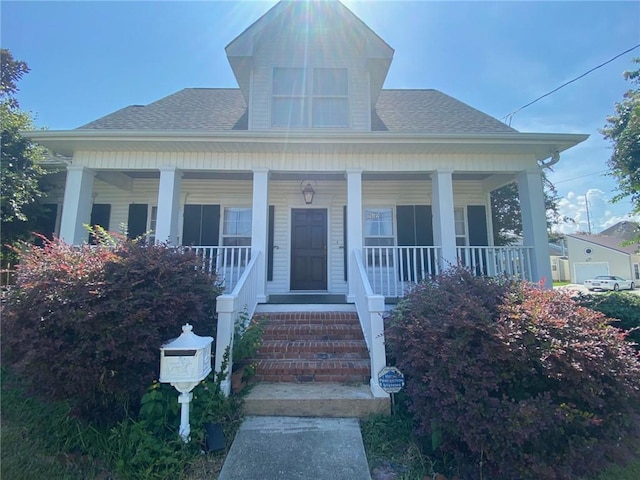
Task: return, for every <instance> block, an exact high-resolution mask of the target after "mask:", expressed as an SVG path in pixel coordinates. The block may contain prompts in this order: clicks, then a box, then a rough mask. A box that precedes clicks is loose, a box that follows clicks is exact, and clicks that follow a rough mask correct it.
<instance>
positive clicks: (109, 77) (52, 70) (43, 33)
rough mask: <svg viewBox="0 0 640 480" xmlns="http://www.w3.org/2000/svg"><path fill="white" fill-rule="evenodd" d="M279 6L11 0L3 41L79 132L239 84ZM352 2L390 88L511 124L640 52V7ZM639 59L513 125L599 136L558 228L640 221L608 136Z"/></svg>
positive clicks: (51, 115)
mask: <svg viewBox="0 0 640 480" xmlns="http://www.w3.org/2000/svg"><path fill="white" fill-rule="evenodd" d="M275 3H276V2H275V1H249V0H245V1H242V2H237V1H196V2H187V1H183V2H177V1H166V2H159V1H142V0H140V1H135V2H122V1H101V2H94V1H83V2H80V1H76V2H55V1H6V0H3V1H2V2H0V27H1V32H0V44H1V45H2V48H7V49H9V50H10V51H11V52H12V54H13V56H14V58H16V59H19V60H23V61H25V62H27V64H28V65H29V67H30V69H31V71H30V72H29V73H28V74H27V75H26V76H25V77H24V78H23V79H22V80H21V81H20V83H19V85H18V86H19V88H20V92H19V93H18V100H19V101H20V106H21V108H22V109H23V110H28V111H31V112H32V113H33V114H34V116H35V117H36V126H38V127H43V128H48V129H50V130H65V129H72V128H76V127H79V126H81V125H83V124H85V123H88V122H90V121H92V120H95V119H97V118H99V117H101V116H104V115H106V114H108V113H111V112H114V111H116V110H119V109H120V108H123V107H125V106H128V105H144V104H148V103H151V102H153V101H155V100H158V99H160V98H162V97H164V96H166V95H169V94H171V93H174V92H176V91H178V90H181V89H183V88H186V87H229V88H235V87H237V84H236V82H235V79H234V77H233V74H232V72H231V68H230V67H229V63H228V62H227V59H226V56H225V51H224V47H225V46H226V45H227V44H229V43H230V42H231V41H232V40H233V39H234V38H235V37H236V36H238V35H239V34H241V33H242V32H243V31H244V29H246V28H247V27H248V26H249V25H251V23H253V22H254V21H255V20H257V19H258V18H259V17H260V16H261V15H263V14H264V13H265V12H266V11H267V10H268V9H269V8H271V7H272V6H273V5H274V4H275ZM343 3H344V4H345V5H346V6H347V7H348V8H349V9H351V11H353V13H355V14H356V15H357V16H358V17H360V18H361V19H362V20H363V21H364V22H365V23H366V24H367V25H368V26H369V27H370V28H371V29H373V30H374V31H375V32H376V33H377V34H378V35H379V36H380V37H382V39H384V40H385V41H386V42H387V43H388V44H389V45H390V46H391V47H392V48H394V50H395V54H394V60H393V63H392V64H391V68H390V71H389V74H388V76H387V79H386V82H385V85H384V87H385V88H434V89H437V90H440V91H442V92H444V93H446V94H448V95H450V96H453V97H455V98H457V99H459V100H461V101H463V102H465V103H467V104H469V105H471V106H472V107H475V108H477V109H479V110H481V111H483V112H485V113H487V114H489V115H491V116H493V117H495V118H498V119H499V120H502V121H508V120H507V116H508V114H510V113H511V112H513V111H515V110H516V109H518V108H519V107H521V106H523V105H525V104H527V103H529V102H531V101H533V100H535V99H536V98H538V97H540V96H541V95H544V94H546V93H548V92H550V91H551V90H553V89H555V88H557V87H559V86H560V85H562V84H563V83H565V82H568V81H570V80H572V79H574V78H576V77H578V76H580V75H582V74H583V73H585V72H587V71H588V70H590V69H592V68H594V67H597V66H599V65H601V64H602V63H605V62H607V61H608V60H610V59H612V58H613V57H615V56H616V55H618V54H620V53H622V52H624V51H626V50H628V49H630V48H632V47H634V46H637V45H638V44H640V2H639V1H637V0H636V1H624V2H615V1H602V2H592V1H565V2H560V1H525V0H523V1H508V2H507V1H498V2H490V1H468V2H455V1H441V2H435V1H406V0H396V1H391V0H389V1H375V0H369V1H353V0H344V1H343ZM634 57H640V48H636V49H635V50H633V51H631V52H629V53H626V54H624V55H622V56H620V57H619V58H617V59H616V60H614V61H612V62H610V63H608V64H607V65H605V66H603V67H601V68H598V69H596V70H594V71H593V72H591V73H589V74H588V75H586V76H585V77H583V78H581V79H579V80H577V81H576V82H574V83H571V84H570V85H568V86H566V87H564V88H562V89H560V90H559V91H557V92H555V93H553V94H551V95H549V96H547V97H545V98H544V99H542V100H540V101H538V102H537V103H535V104H533V105H531V106H529V107H527V108H525V109H523V110H521V111H519V112H517V113H516V114H515V115H514V116H513V117H512V118H511V126H512V127H513V128H515V129H517V130H519V131H521V132H541V133H542V132H544V133H551V132H553V133H585V134H589V135H590V137H589V139H588V140H587V141H585V142H583V143H582V144H580V145H578V146H576V147H574V148H572V149H571V150H569V151H567V152H564V153H563V154H562V155H561V158H560V162H559V163H558V164H557V165H555V166H554V167H553V171H552V172H548V178H549V179H550V180H551V182H552V183H553V184H554V185H555V186H556V189H557V191H558V194H559V196H560V202H559V207H560V213H561V215H563V216H566V217H567V218H569V219H571V220H570V221H566V222H564V223H562V224H560V225H558V226H556V227H554V231H557V232H561V233H575V232H576V231H583V232H585V231H592V232H593V233H598V232H600V231H602V230H603V229H605V228H607V227H609V226H611V225H613V224H615V223H617V222H619V221H622V220H635V221H640V216H638V215H636V216H635V217H631V216H630V215H629V213H630V212H631V210H632V208H631V204H630V203H629V202H627V201H622V202H618V203H615V204H614V203H612V202H611V198H612V197H613V196H614V195H615V193H616V185H617V184H616V181H615V179H613V178H612V177H610V176H607V175H605V174H606V172H607V170H608V167H607V160H608V159H609V157H610V156H611V151H612V150H611V145H610V143H609V142H608V141H606V140H604V138H603V136H602V134H600V133H599V129H600V128H602V127H603V126H604V125H605V124H606V118H607V116H608V115H611V114H613V113H614V112H615V110H614V105H615V103H616V102H618V101H620V100H621V99H622V97H623V94H624V92H625V91H627V90H628V89H630V88H631V86H632V85H631V84H630V83H629V82H627V81H625V80H624V78H623V76H622V74H623V72H624V71H625V70H631V69H634V67H635V68H638V65H637V64H634V63H632V58H634ZM587 201H588V203H587ZM587 211H588V215H587Z"/></svg>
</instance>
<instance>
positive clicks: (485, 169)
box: [28, 2, 587, 390]
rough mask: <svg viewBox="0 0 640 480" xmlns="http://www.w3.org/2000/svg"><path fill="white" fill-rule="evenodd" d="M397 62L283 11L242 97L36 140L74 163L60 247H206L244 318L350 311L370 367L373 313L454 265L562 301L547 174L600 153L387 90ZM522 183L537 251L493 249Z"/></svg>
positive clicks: (36, 135) (241, 59)
mask: <svg viewBox="0 0 640 480" xmlns="http://www.w3.org/2000/svg"><path fill="white" fill-rule="evenodd" d="M311 19H313V21H311ZM393 53H394V51H393V49H392V48H391V47H390V46H389V45H387V44H386V43H385V42H384V40H382V39H381V38H380V37H378V35H376V33H375V32H373V31H372V30H371V29H369V28H368V27H367V25H365V24H364V23H363V22H362V21H361V20H360V19H358V18H357V17H356V16H355V15H354V14H353V13H352V12H351V11H350V10H348V9H347V8H346V7H345V6H343V5H342V4H341V3H339V2H308V3H307V2H281V3H278V4H277V5H276V6H274V7H273V8H272V9H271V10H269V11H268V12H267V13H266V14H265V15H264V16H263V17H262V18H260V19H259V20H258V21H256V22H255V23H254V24H252V25H251V26H250V27H249V28H247V29H246V30H245V31H244V32H243V33H242V34H240V35H239V36H238V37H237V38H236V39H235V40H233V41H232V42H231V43H230V44H229V45H228V46H227V47H226V54H227V57H228V60H229V63H230V65H231V68H232V70H233V73H234V75H235V77H236V80H237V82H238V86H239V88H237V89H220V88H188V89H184V90H181V91H179V92H176V93H174V94H172V95H169V96H168V97H165V98H162V99H160V100H158V101H156V102H154V103H151V104H149V105H132V106H129V107H125V108H123V109H121V110H118V111H117V112H114V113H112V114H110V115H107V116H105V117H103V118H99V119H97V120H95V121H93V122H91V123H88V124H86V125H83V126H81V127H79V128H77V129H75V130H68V131H52V130H49V131H37V132H30V133H29V134H28V136H29V137H30V138H32V139H33V140H35V141H36V142H38V143H39V144H41V145H43V146H45V147H47V148H48V149H50V150H51V151H52V152H54V153H55V154H56V155H58V156H62V157H66V159H67V163H68V165H67V168H66V171H67V172H66V180H65V186H64V194H62V193H60V195H59V196H58V197H53V198H51V200H50V201H51V203H56V202H57V203H58V204H59V206H60V207H61V208H58V212H60V211H61V212H62V213H61V215H58V219H57V221H58V225H59V227H58V230H57V231H58V233H59V235H60V237H61V238H62V239H64V240H66V241H68V242H73V243H82V242H84V241H86V240H87V233H86V231H85V229H84V228H83V224H86V223H92V224H100V225H102V226H104V227H106V228H111V229H113V230H117V229H118V228H119V226H120V225H121V224H122V225H126V226H127V229H128V234H129V235H130V236H133V237H135V236H139V235H142V234H144V233H145V232H147V231H152V232H153V233H152V235H153V239H155V240H156V241H168V242H170V243H171V244H173V245H192V246H195V247H196V248H197V249H198V251H199V252H200V253H201V254H202V255H203V256H204V260H203V261H204V263H205V266H206V267H207V268H215V269H216V270H217V271H219V273H220V275H221V276H222V277H223V279H224V281H225V284H226V286H227V293H228V294H229V296H227V297H225V298H226V300H225V302H226V301H228V303H225V302H219V306H218V308H219V310H220V309H222V310H224V312H226V313H229V314H230V315H232V316H233V315H235V314H236V312H237V311H238V309H240V308H242V307H243V306H245V305H247V304H248V306H249V310H250V312H253V310H254V309H255V303H256V302H257V303H264V302H267V301H268V300H269V298H270V296H275V295H279V294H302V293H304V294H308V293H309V292H313V293H318V292H321V293H327V294H333V295H341V296H344V297H343V298H345V299H346V301H347V302H348V303H355V304H356V306H357V308H358V313H359V316H360V320H361V322H362V324H363V328H364V329H365V337H367V336H368V342H369V347H370V351H372V352H373V350H374V349H373V347H372V345H371V342H376V343H379V342H381V341H383V340H384V338H383V337H381V334H382V332H381V331H380V332H376V331H375V329H376V328H381V327H380V326H381V322H380V325H379V326H378V327H375V328H374V326H373V323H371V324H370V323H369V322H370V320H369V317H371V318H373V317H374V316H373V315H370V312H372V311H373V310H375V308H377V309H378V310H379V309H380V307H379V305H380V303H379V302H378V300H376V302H378V303H376V302H374V303H376V305H378V307H375V308H373V307H371V305H372V303H371V299H384V297H387V298H394V297H399V296H402V295H403V292H404V290H405V289H406V288H407V287H408V286H409V285H410V284H411V283H413V282H416V281H419V280H420V279H422V278H424V277H425V276H427V275H430V274H433V273H435V272H437V271H439V270H440V269H442V268H446V267H447V266H449V265H454V264H456V263H458V262H461V263H463V264H465V265H467V266H469V267H471V268H472V269H473V271H474V272H475V273H477V274H486V275H503V274H508V275H516V276H520V277H522V278H526V279H529V280H532V281H539V280H540V279H545V281H546V285H547V286H550V285H551V270H550V264H549V251H548V243H547V233H546V217H545V207H544V197H543V189H542V180H541V171H542V168H541V166H542V165H543V163H544V162H555V161H557V160H558V154H559V153H561V152H563V151H564V150H566V149H568V148H571V147H573V146H574V145H576V144H578V143H580V142H582V141H584V140H585V139H586V138H587V136H586V135H578V134H560V133H520V132H518V131H517V130H514V129H513V128H510V127H509V126H507V125H505V124H504V123H501V122H500V121H498V120H496V119H494V118H492V117H490V116H488V115H486V114H484V113H482V112H480V111H478V110H475V109H474V108H472V107H470V106H468V105H466V104H464V103H462V102H460V101H458V100H456V99H454V98H452V97H449V96H448V95H446V94H444V93H442V92H439V91H437V90H431V89H425V90H396V89H394V90H386V89H383V88H382V87H383V84H384V82H385V78H386V76H387V72H388V70H389V68H390V66H391V63H392V59H393ZM442 67H443V68H446V65H443V66H442ZM550 158H552V159H553V160H549V159H550ZM509 182H517V184H518V189H519V192H520V200H521V206H522V222H523V227H524V228H523V232H524V234H523V245H522V246H514V247H494V246H492V245H493V238H492V233H491V232H492V225H491V210H490V209H491V204H490V201H489V194H490V192H491V191H492V190H494V189H496V188H499V187H501V186H503V185H505V184H507V183H509ZM53 224H54V225H55V222H53ZM242 274H244V277H243V278H242V281H240V283H239V280H240V276H241V275H242ZM249 288H250V291H249V293H247V289H249ZM234 289H235V290H234ZM367 299H369V300H370V302H369V303H367ZM367 305H369V306H367ZM372 308H373V309H372ZM382 308H384V307H382ZM225 309H226V310H225ZM222 310H221V312H222ZM227 310H228V312H227ZM224 312H222V313H224ZM221 318H222V317H221ZM371 322H374V320H371ZM375 322H377V320H375ZM376 325H378V324H377V323H376ZM367 329H370V331H367ZM223 330H224V329H223ZM223 335H226V333H223ZM218 338H219V339H220V329H219V337H218ZM219 343H220V342H219ZM222 345H224V342H222ZM218 348H220V344H219V345H218ZM376 348H379V347H376ZM382 348H384V347H382ZM378 351H379V350H378ZM371 355H372V358H373V356H374V353H371ZM374 390H375V388H374Z"/></svg>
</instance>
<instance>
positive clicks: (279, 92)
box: [271, 67, 349, 128]
mask: <svg viewBox="0 0 640 480" xmlns="http://www.w3.org/2000/svg"><path fill="white" fill-rule="evenodd" d="M348 83H349V82H348V74H347V69H346V68H314V69H305V68H280V67H278V68H274V69H273V87H272V99H271V125H272V126H274V127H301V128H304V127H309V126H312V127H314V128H322V127H347V126H348V124H349V91H348V90H349V89H348Z"/></svg>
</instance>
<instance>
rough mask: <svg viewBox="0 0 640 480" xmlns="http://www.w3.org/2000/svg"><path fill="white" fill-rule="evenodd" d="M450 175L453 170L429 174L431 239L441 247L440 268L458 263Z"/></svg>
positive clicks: (451, 179)
mask: <svg viewBox="0 0 640 480" xmlns="http://www.w3.org/2000/svg"><path fill="white" fill-rule="evenodd" d="M452 175H453V170H437V171H435V172H434V173H433V174H432V176H431V182H432V188H433V240H434V243H435V244H436V245H438V246H440V249H441V250H440V251H441V257H440V268H441V269H446V268H449V267H451V266H455V265H457V264H458V257H457V253H456V223H455V217H454V212H453V178H452Z"/></svg>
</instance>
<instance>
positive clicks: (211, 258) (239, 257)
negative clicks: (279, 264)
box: [184, 246, 251, 292]
mask: <svg viewBox="0 0 640 480" xmlns="http://www.w3.org/2000/svg"><path fill="white" fill-rule="evenodd" d="M184 249H185V250H187V251H193V252H195V254H196V256H197V257H198V258H199V261H200V266H201V268H202V270H204V271H205V272H207V273H211V274H213V273H215V274H216V275H217V277H218V280H219V281H220V283H221V285H223V286H224V291H225V292H232V291H233V289H234V288H235V286H236V284H237V283H238V281H239V279H240V277H241V276H242V273H243V272H244V270H245V268H246V266H247V264H248V263H249V261H250V260H251V247H200V246H194V247H184Z"/></svg>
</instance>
